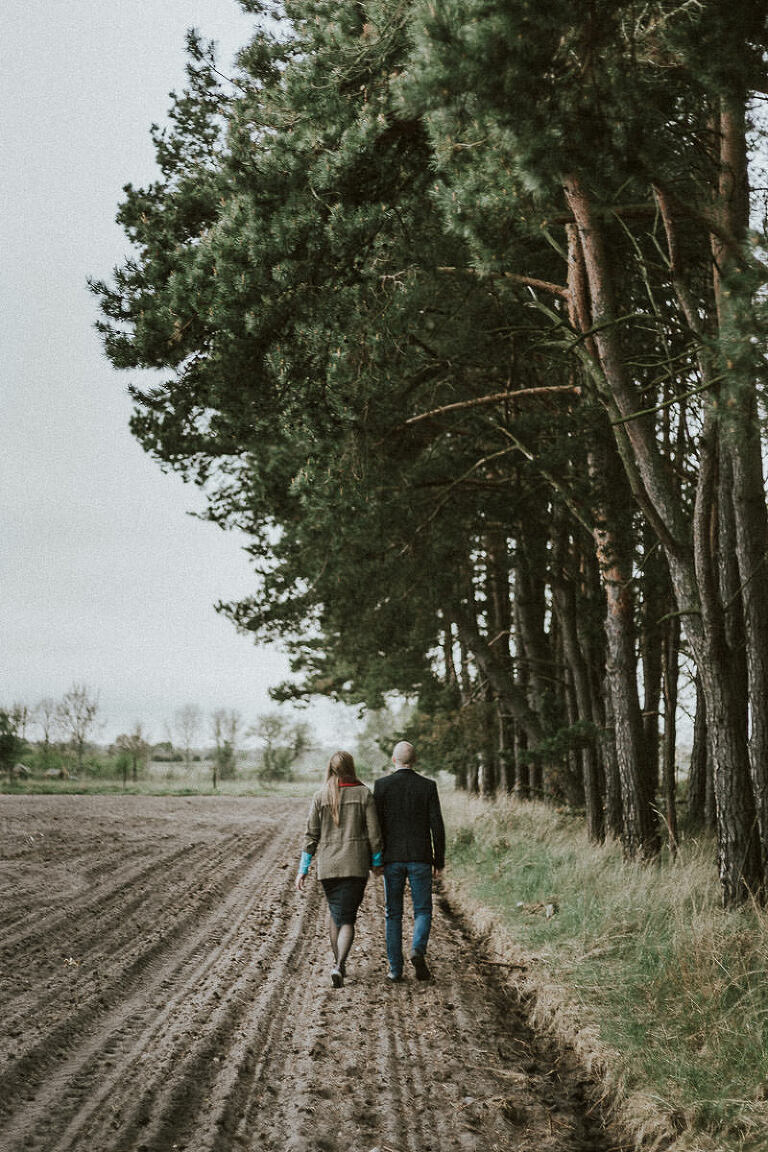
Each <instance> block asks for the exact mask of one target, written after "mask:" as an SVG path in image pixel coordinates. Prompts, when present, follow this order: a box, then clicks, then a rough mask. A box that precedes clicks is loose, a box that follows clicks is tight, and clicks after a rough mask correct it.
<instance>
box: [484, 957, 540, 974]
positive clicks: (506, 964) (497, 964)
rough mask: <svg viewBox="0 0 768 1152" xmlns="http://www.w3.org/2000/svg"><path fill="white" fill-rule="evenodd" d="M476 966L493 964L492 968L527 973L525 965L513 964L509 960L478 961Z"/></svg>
mask: <svg viewBox="0 0 768 1152" xmlns="http://www.w3.org/2000/svg"><path fill="white" fill-rule="evenodd" d="M478 964H493V966H494V968H517V969H519V971H520V972H527V971H528V965H527V964H513V963H512V961H511V960H478Z"/></svg>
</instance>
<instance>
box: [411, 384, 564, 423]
mask: <svg viewBox="0 0 768 1152" xmlns="http://www.w3.org/2000/svg"><path fill="white" fill-rule="evenodd" d="M554 392H569V393H570V394H571V395H572V396H581V388H580V387H579V385H578V384H547V385H542V386H541V387H540V388H520V389H519V391H517V392H510V391H509V389H507V391H506V392H492V393H491V394H490V395H488V396H477V397H475V399H474V400H457V401H456V403H455V404H444V405H443V406H442V408H433V409H432V410H431V412H421V413H420V414H419V415H418V416H411V417H410V418H409V419H408V420H406V421H405V423H406V425H408V424H418V423H419V421H420V420H430V419H431V418H432V417H434V416H442V415H443V413H445V412H458V411H459V410H460V409H463V408H477V407H479V406H480V405H481V404H499V403H501V402H502V401H503V400H518V399H520V398H521V397H522V396H544V395H547V396H548V395H551V394H552V393H554Z"/></svg>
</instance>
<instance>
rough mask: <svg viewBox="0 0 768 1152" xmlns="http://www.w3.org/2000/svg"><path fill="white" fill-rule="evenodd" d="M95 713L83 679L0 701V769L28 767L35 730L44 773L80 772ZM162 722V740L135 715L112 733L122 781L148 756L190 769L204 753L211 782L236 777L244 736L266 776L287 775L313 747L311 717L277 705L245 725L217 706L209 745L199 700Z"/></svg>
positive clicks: (139, 770)
mask: <svg viewBox="0 0 768 1152" xmlns="http://www.w3.org/2000/svg"><path fill="white" fill-rule="evenodd" d="M98 713H99V698H98V694H97V693H95V692H94V691H93V690H92V689H90V688H89V687H88V686H87V685H85V684H80V683H75V684H73V685H72V687H71V688H70V689H69V690H68V691H67V692H65V693H64V695H63V696H62V698H61V699H60V700H58V701H57V700H55V699H54V698H53V697H44V698H43V699H42V700H40V701H39V702H38V703H37V704H36V705H34V706H30V705H27V704H24V703H18V702H17V703H14V704H13V705H11V706H10V707H5V708H3V707H0V775H2V774H7V776H8V778H9V779H10V780H12V779H13V778H14V776H15V775H18V774H21V775H26V774H28V773H29V768H28V766H27V765H26V764H24V763H23V762H22V760H23V759H24V758H25V756H26V754H27V753H28V752H30V751H31V749H32V746H33V744H32V735H33V733H36V734H37V735H38V737H39V739H38V740H37V741H36V742H35V743H34V747H35V752H36V757H35V762H36V767H38V768H39V769H40V770H41V771H42V772H43V773H44V774H48V775H56V776H61V777H68V776H69V775H70V766H71V767H72V768H73V769H74V770H75V772H76V773H77V774H78V775H79V774H82V772H83V770H84V769H85V768H86V766H87V764H86V761H87V754H88V752H89V750H91V751H92V747H93V741H94V733H95V729H96V727H97V721H98ZM166 729H167V732H166V734H167V739H166V740H164V741H162V742H160V743H159V744H153V743H152V742H151V740H150V738H149V736H148V734H147V732H146V730H145V727H144V725H143V724H142V723H140V722H137V723H136V724H135V725H134V727H133V728H132V729H131V731H130V732H124V733H121V734H120V735H119V736H117V737H116V738H115V740H114V741H113V743H112V744H111V745H110V746H109V748H108V749H107V752H108V755H109V757H110V759H111V761H114V764H113V765H112V766H113V767H114V769H115V771H116V773H117V774H118V775H119V776H121V777H122V780H123V783H124V784H126V783H127V782H128V780H129V779H130V780H132V781H133V782H137V781H138V780H139V778H140V777H141V776H143V775H144V774H145V772H146V770H147V767H148V765H149V763H150V761H153V760H154V761H157V762H158V763H163V762H166V763H170V764H174V763H183V764H184V767H185V769H186V770H187V771H189V769H190V768H191V766H192V763H193V762H195V761H196V762H200V761H201V760H203V759H204V760H206V762H208V763H209V764H210V767H211V774H212V782H213V787H214V788H216V787H217V786H218V784H219V783H220V782H221V781H222V780H233V779H234V778H235V777H236V775H237V769H238V759H239V757H240V755H241V742H242V741H243V740H245V739H248V740H251V739H255V740H256V741H257V742H258V745H259V749H260V751H259V757H258V764H257V775H258V776H259V777H261V778H262V779H264V780H286V779H290V778H291V776H292V772H293V769H294V767H295V765H296V764H297V762H299V761H300V760H301V759H302V757H303V756H304V755H305V754H306V753H307V752H308V751H309V750H310V749H311V748H312V747H313V737H312V734H311V731H310V728H309V725H308V724H306V723H304V722H303V721H292V720H289V719H288V718H287V717H286V716H283V715H280V713H279V712H277V711H275V712H272V713H267V714H265V715H263V716H260V717H259V718H258V720H257V721H256V723H255V724H253V725H252V726H250V727H248V728H245V727H244V725H243V718H242V716H241V714H240V713H239V712H238V711H237V710H236V709H226V708H217V709H215V710H214V711H213V712H212V713H211V714H210V717H209V727H208V734H209V735H210V738H211V740H212V742H213V744H212V747H210V746H206V744H205V736H206V729H205V725H204V714H203V711H202V709H201V708H199V707H198V705H197V704H186V705H184V706H183V707H181V708H179V709H177V710H176V712H175V713H174V716H173V721H172V723H170V724H168V725H166ZM201 740H202V741H203V743H202V746H201V744H200V741H201ZM174 741H176V742H177V744H175V743H174ZM90 767H91V768H93V764H91V765H90ZM107 767H109V765H108V766H107ZM98 768H99V771H100V772H101V771H102V770H103V769H104V764H103V762H102V761H101V760H99V761H98Z"/></svg>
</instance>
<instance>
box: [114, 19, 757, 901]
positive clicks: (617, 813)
mask: <svg viewBox="0 0 768 1152" xmlns="http://www.w3.org/2000/svg"><path fill="white" fill-rule="evenodd" d="M244 7H246V8H247V10H249V11H252V12H254V13H255V14H256V15H257V17H258V20H257V24H256V27H255V31H254V35H253V38H252V40H251V41H250V43H249V44H248V45H246V46H245V47H244V48H243V50H242V52H241V53H240V55H239V58H238V63H237V71H236V73H235V75H234V77H233V79H232V80H231V81H227V80H224V79H223V78H222V77H221V76H220V74H219V73H218V71H217V69H216V66H215V59H214V56H213V51H212V49H211V47H210V46H209V45H206V44H205V43H204V42H203V41H202V40H201V39H200V38H199V36H197V35H196V34H190V36H189V44H188V46H189V66H188V86H187V88H186V89H185V91H184V92H182V93H181V94H177V95H175V96H173V99H172V105H171V110H170V115H169V119H168V122H167V124H166V125H165V126H164V127H162V128H160V127H154V128H153V129H152V134H153V139H154V142H155V148H156V154H157V161H158V171H159V176H158V179H157V180H156V181H155V182H154V183H153V184H151V185H149V186H148V187H147V188H144V189H136V188H134V187H132V186H131V185H128V186H127V187H126V189H125V198H124V200H123V203H122V205H121V207H120V212H119V217H118V218H119V220H120V222H121V224H122V225H123V227H124V228H125V231H126V233H127V235H128V236H129V238H130V239H131V241H132V243H133V246H134V255H133V257H132V258H131V259H130V260H129V261H127V262H126V263H125V264H124V265H123V266H122V267H121V268H119V269H117V270H115V273H114V276H113V278H112V280H111V281H110V282H109V283H107V282H103V281H99V282H95V283H94V284H93V288H94V290H95V292H96V293H97V295H98V296H99V299H100V305H101V310H102V315H103V319H102V321H101V323H100V327H101V331H102V334H103V338H104V343H105V348H106V350H107V353H108V355H109V356H110V358H111V359H112V361H113V363H114V364H115V365H117V366H119V367H123V368H138V367H152V368H156V369H157V368H159V369H162V370H164V372H165V374H166V377H165V381H164V383H163V384H162V385H160V386H153V387H151V388H147V389H142V388H140V387H139V386H137V385H132V386H131V393H132V396H133V398H134V401H135V412H134V417H133V423H132V427H133V431H134V433H135V434H136V436H137V437H138V439H139V440H140V442H141V443H142V444H143V446H144V447H145V449H146V450H147V451H148V452H150V453H151V454H153V455H154V456H155V457H156V458H157V459H158V460H159V461H160V462H161V463H163V464H164V465H165V466H170V467H172V468H175V469H177V470H179V471H180V472H181V473H182V474H183V475H184V476H185V477H186V478H188V479H190V480H193V481H194V482H196V483H198V484H201V485H203V486H205V488H206V490H207V492H208V494H209V515H210V516H211V518H212V519H214V520H216V521H217V522H219V523H220V524H222V525H223V526H234V525H236V526H237V527H239V528H241V529H243V530H244V531H245V532H246V533H248V536H249V539H250V551H251V554H252V557H253V563H254V571H255V580H254V591H253V594H252V596H250V597H249V598H247V599H245V600H244V601H242V602H240V603H237V604H228V605H222V606H221V607H222V609H223V610H224V611H226V612H227V613H228V614H229V615H230V616H231V617H232V619H233V620H234V622H235V623H236V624H237V625H238V626H239V627H241V628H243V629H247V630H250V631H251V632H253V634H254V636H255V637H256V638H257V639H278V640H279V641H280V642H281V643H282V644H284V645H285V646H286V647H287V649H288V650H289V652H290V654H291V657H292V661H293V670H294V673H296V677H294V680H293V681H292V682H291V683H290V684H286V685H282V686H278V687H277V688H276V690H275V694H276V696H277V697H278V698H288V697H290V696H295V695H297V694H298V695H301V694H309V693H315V692H322V693H326V694H329V695H333V696H336V697H339V698H343V699H346V700H351V701H356V702H359V703H362V704H365V705H367V706H369V707H374V708H376V707H380V706H381V704H382V702H383V700H384V699H385V697H386V695H387V694H388V693H393V692H397V693H400V694H402V695H405V696H408V697H409V698H411V699H417V700H418V702H419V708H418V710H417V712H416V715H415V718H414V720H413V722H412V723H413V731H412V732H411V733H410V734H411V735H412V736H414V738H418V739H419V740H420V741H421V743H422V745H423V746H424V747H425V748H427V747H428V748H429V749H430V750H431V752H430V754H431V755H433V756H434V758H435V760H436V761H438V760H439V759H440V757H443V758H444V761H445V763H447V764H449V765H450V766H451V767H452V768H453V769H454V770H455V771H456V773H457V776H458V777H459V778H460V780H461V782H462V783H464V784H466V785H467V786H469V787H479V788H481V789H482V790H483V791H486V792H488V793H492V792H493V791H494V790H495V789H496V788H501V789H515V790H516V791H517V792H518V793H519V794H521V795H525V794H528V793H530V792H532V791H533V792H537V793H540V792H542V791H543V792H545V793H548V794H550V795H553V796H555V797H557V798H560V799H566V800H568V801H569V802H571V803H573V804H575V805H581V806H583V807H584V809H585V812H586V819H587V824H588V827H589V830H590V834H592V835H593V836H595V837H598V838H599V837H600V836H602V835H603V834H604V833H605V831H606V830H607V831H608V833H609V834H612V835H616V836H619V837H621V839H622V842H623V844H624V846H625V850H626V851H627V853H628V855H632V856H640V857H652V856H654V855H655V853H656V852H657V851H658V848H659V843H660V828H659V820H658V810H659V805H662V806H663V808H664V812H665V824H666V829H667V833H668V840H669V843H670V848H671V849H672V850H674V847H675V843H676V837H677V831H676V799H677V797H676V788H675V759H674V757H675V716H676V700H677V684H678V679H679V676H680V675H681V668H682V669H687V670H688V672H689V674H690V676H691V678H692V679H693V678H696V681H697V685H698V692H697V700H698V719H699V721H700V723H699V724H697V732H698V733H699V743H698V746H697V747H696V748H695V749H694V755H693V757H692V766H693V768H695V771H693V768H692V771H693V778H692V780H691V793H690V795H691V797H692V798H695V797H700V796H704V795H710V796H711V798H712V801H711V803H710V804H709V806H708V807H707V805H706V804H704V805H701V804H698V801H696V802H695V803H694V802H693V800H692V803H691V805H690V809H691V811H690V813H689V815H690V817H691V818H692V819H699V820H709V821H710V822H712V823H713V825H714V826H715V827H716V829H717V833H718V852H719V866H720V876H721V881H722V884H723V893H724V898H725V900H726V901H737V900H740V899H743V898H745V896H746V895H748V894H749V893H753V892H760V891H762V890H763V889H764V886H765V878H766V874H767V870H768V777H767V776H766V772H768V768H766V765H768V716H764V714H763V713H764V709H765V707H766V705H765V701H766V699H768V692H767V691H765V690H766V689H768V585H766V584H765V581H766V579H768V577H766V573H765V555H766V548H767V547H768V524H767V523H766V515H765V494H764V484H763V476H762V463H761V450H760V449H761V425H760V419H759V401H760V400H761V396H762V388H763V383H764V378H765V346H764V335H765V304H764V293H763V291H762V287H763V285H764V284H765V282H766V278H767V277H766V267H765V263H764V261H763V256H762V253H763V243H764V238H763V237H762V236H760V235H758V234H757V233H755V232H753V231H752V230H751V228H750V216H749V212H750V205H752V206H754V205H755V203H756V198H757V190H756V189H752V188H751V187H750V182H749V168H748V158H749V149H750V147H751V146H754V140H755V139H756V129H755V116H754V109H755V107H756V105H755V97H756V95H757V94H761V93H763V92H764V90H765V87H766V76H765V59H766V43H765V39H766V32H765V17H766V5H765V4H764V3H763V2H761V3H759V4H755V3H751V2H750V3H747V0H737V2H736V3H735V4H734V3H731V4H729V5H727V6H726V5H725V4H724V3H722V2H721V0H702V2H697V3H684V4H680V3H674V4H672V3H670V2H668V0H667V2H656V3H653V4H645V5H642V6H638V5H637V4H634V3H629V2H626V0H625V2H622V3H619V4H616V3H608V2H607V0H593V2H592V3H590V4H588V5H579V4H575V3H574V2H573V0H556V2H554V3H552V4H550V5H548V6H545V7H542V6H541V5H535V4H532V3H531V2H530V0H511V2H510V0H505V2H504V3H501V0H442V2H441V3H439V4H434V3H427V2H425V0H416V2H415V3H411V4H408V5H405V4H403V3H402V2H400V0H377V2H373V3H367V4H363V3H355V4H350V5H342V6H340V5H338V4H334V3H330V2H329V0H288V2H286V3H285V4H284V6H283V7H282V8H281V9H280V11H279V15H280V20H279V21H278V22H277V23H275V22H273V21H267V20H266V19H263V16H264V13H265V11H266V8H265V7H264V6H262V5H261V4H255V3H247V4H245V5H244ZM763 605H765V607H763ZM681 659H682V660H683V663H682V664H681ZM661 717H663V733H662V724H661ZM662 737H663V738H662ZM702 749H703V752H702ZM696 766H698V767H696ZM696 772H699V773H700V776H701V779H702V780H703V781H704V783H705V785H706V782H707V781H709V785H708V791H707V787H704V789H703V791H702V788H701V787H700V781H699V778H698V777H696Z"/></svg>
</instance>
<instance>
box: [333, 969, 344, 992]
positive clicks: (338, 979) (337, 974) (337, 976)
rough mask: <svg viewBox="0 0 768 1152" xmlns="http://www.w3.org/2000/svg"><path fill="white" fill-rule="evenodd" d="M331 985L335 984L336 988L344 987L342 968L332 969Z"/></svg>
mask: <svg viewBox="0 0 768 1152" xmlns="http://www.w3.org/2000/svg"><path fill="white" fill-rule="evenodd" d="M331 984H333V986H334V988H343V987H344V973H343V972H342V970H341V968H338V967H336V968H332V969H331Z"/></svg>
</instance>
